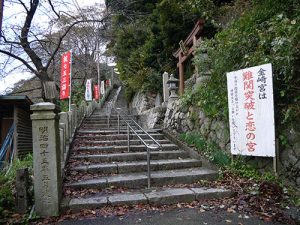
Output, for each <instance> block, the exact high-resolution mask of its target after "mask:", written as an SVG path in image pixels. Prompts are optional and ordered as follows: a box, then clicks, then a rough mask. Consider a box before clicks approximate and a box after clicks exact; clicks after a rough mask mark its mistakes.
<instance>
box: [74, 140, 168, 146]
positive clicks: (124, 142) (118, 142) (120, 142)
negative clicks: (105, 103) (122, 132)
mask: <svg viewBox="0 0 300 225" xmlns="http://www.w3.org/2000/svg"><path fill="white" fill-rule="evenodd" d="M144 141H145V142H146V143H149V144H151V143H152V142H153V141H152V140H151V139H145V140H144ZM157 141H158V143H160V144H171V142H170V141H169V140H157ZM127 142H128V141H127V140H114V141H111V140H109V141H106V140H103V141H91V140H81V141H80V143H81V144H84V145H97V144H98V145H105V146H111V145H117V146H120V145H127ZM130 144H131V145H141V144H142V142H141V141H140V140H139V139H133V140H130Z"/></svg>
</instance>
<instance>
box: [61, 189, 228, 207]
mask: <svg viewBox="0 0 300 225" xmlns="http://www.w3.org/2000/svg"><path fill="white" fill-rule="evenodd" d="M231 196H232V192H231V191H230V190H227V189H223V188H203V187H200V188H166V189H144V190H140V191H129V192H125V193H117V194H111V195H102V196H93V197H85V198H72V199H64V200H63V205H62V208H63V209H64V210H67V209H71V210H72V211H79V210H82V209H93V208H101V207H105V206H119V205H127V206H134V205H137V204H151V205H170V204H177V203H181V202H184V203H190V202H193V201H201V200H204V199H219V198H225V197H231Z"/></svg>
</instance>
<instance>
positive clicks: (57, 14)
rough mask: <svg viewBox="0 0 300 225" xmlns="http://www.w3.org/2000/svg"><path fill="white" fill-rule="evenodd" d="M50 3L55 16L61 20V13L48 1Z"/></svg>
mask: <svg viewBox="0 0 300 225" xmlns="http://www.w3.org/2000/svg"><path fill="white" fill-rule="evenodd" d="M48 3H49V5H50V7H51V9H52V11H53V12H54V13H55V15H56V16H57V17H58V18H59V19H60V15H59V13H57V12H56V10H55V8H54V6H53V4H52V2H51V0H48Z"/></svg>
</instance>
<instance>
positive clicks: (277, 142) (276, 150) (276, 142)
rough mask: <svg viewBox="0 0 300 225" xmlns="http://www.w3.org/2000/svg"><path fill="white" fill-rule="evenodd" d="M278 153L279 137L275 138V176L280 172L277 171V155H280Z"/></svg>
mask: <svg viewBox="0 0 300 225" xmlns="http://www.w3.org/2000/svg"><path fill="white" fill-rule="evenodd" d="M278 153H279V141H278V139H276V140H275V156H274V157H273V170H274V174H275V176H278V173H277V157H278Z"/></svg>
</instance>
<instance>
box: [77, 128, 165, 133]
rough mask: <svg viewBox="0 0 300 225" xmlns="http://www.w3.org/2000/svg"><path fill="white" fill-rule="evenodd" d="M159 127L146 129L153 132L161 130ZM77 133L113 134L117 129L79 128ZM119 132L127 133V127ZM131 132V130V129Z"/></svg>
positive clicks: (140, 131)
mask: <svg viewBox="0 0 300 225" xmlns="http://www.w3.org/2000/svg"><path fill="white" fill-rule="evenodd" d="M161 131H162V130H161V129H152V130H146V132H147V133H149V134H153V133H158V132H161ZM135 132H136V133H138V134H139V133H144V132H143V131H142V130H136V131H135ZM77 133H78V134H115V133H118V130H117V129H113V130H109V129H107V128H105V129H104V130H86V129H80V130H78V131H77ZM120 133H126V134H127V129H120ZM131 133H132V131H131Z"/></svg>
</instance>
